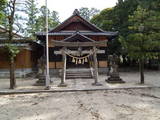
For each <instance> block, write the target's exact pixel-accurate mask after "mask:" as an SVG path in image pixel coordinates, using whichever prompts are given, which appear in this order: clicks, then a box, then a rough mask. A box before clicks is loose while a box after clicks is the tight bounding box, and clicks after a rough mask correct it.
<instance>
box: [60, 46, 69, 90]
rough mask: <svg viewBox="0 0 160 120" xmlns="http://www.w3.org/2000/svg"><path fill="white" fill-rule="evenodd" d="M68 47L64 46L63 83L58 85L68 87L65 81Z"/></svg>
mask: <svg viewBox="0 0 160 120" xmlns="http://www.w3.org/2000/svg"><path fill="white" fill-rule="evenodd" d="M65 50H66V48H65V47H63V48H62V61H63V68H62V77H61V83H60V84H59V85H58V86H59V87H66V86H67V84H66V83H65V80H66V61H67V57H66V53H65Z"/></svg>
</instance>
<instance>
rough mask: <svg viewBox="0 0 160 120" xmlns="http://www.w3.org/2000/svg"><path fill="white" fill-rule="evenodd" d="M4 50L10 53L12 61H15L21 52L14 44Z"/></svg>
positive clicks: (6, 46) (8, 45) (7, 45)
mask: <svg viewBox="0 0 160 120" xmlns="http://www.w3.org/2000/svg"><path fill="white" fill-rule="evenodd" d="M4 48H5V50H6V52H7V53H8V57H9V59H10V60H13V59H14V58H15V57H16V56H17V54H18V53H19V52H20V50H19V49H18V47H17V46H15V45H12V44H6V45H5V47H4Z"/></svg>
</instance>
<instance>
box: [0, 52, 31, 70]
mask: <svg viewBox="0 0 160 120" xmlns="http://www.w3.org/2000/svg"><path fill="white" fill-rule="evenodd" d="M15 60H16V61H15V65H16V68H17V69H20V68H32V60H31V51H30V50H27V49H23V50H21V51H20V53H19V54H18V55H17V57H16V59H15ZM7 68H9V61H8V58H7V56H6V55H5V54H4V53H2V52H1V53H0V69H7Z"/></svg>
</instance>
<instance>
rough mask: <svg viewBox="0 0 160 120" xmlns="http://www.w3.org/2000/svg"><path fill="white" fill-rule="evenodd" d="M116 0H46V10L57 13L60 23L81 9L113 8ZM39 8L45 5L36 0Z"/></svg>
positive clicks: (41, 1)
mask: <svg viewBox="0 0 160 120" xmlns="http://www.w3.org/2000/svg"><path fill="white" fill-rule="evenodd" d="M116 3H117V0H48V8H49V9H50V10H55V11H57V12H58V13H59V18H60V21H61V22H63V21H64V20H65V19H67V18H68V17H70V16H71V15H72V13H73V11H74V10H75V9H79V8H81V7H88V8H92V7H94V8H97V9H99V10H103V9H105V8H110V7H113V6H115V5H116ZM37 4H38V5H39V6H42V5H45V0H37Z"/></svg>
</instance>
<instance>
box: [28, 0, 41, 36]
mask: <svg viewBox="0 0 160 120" xmlns="http://www.w3.org/2000/svg"><path fill="white" fill-rule="evenodd" d="M36 2H37V1H36V0H25V13H26V15H27V17H28V18H27V23H26V25H27V27H26V34H27V36H30V37H33V36H34V34H35V32H37V29H36V20H37V14H38V8H37V4H36Z"/></svg>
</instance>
